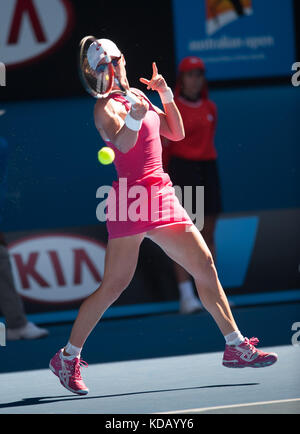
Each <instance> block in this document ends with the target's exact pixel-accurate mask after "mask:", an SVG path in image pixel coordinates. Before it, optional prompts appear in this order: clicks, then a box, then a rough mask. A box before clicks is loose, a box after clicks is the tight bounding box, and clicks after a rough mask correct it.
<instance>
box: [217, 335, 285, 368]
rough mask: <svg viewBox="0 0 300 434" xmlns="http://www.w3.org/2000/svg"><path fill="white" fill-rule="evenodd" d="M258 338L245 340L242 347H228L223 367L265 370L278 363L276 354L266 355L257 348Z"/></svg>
mask: <svg viewBox="0 0 300 434" xmlns="http://www.w3.org/2000/svg"><path fill="white" fill-rule="evenodd" d="M258 343H259V340H258V339H257V338H251V339H248V338H245V340H244V341H243V342H242V343H241V344H240V345H226V348H225V352H224V356H223V366H226V368H247V367H249V368H265V367H267V366H271V365H273V364H274V363H275V362H277V359H278V356H277V354H276V353H264V352H263V351H261V350H258V349H257V348H255V346H256V345H257V344H258Z"/></svg>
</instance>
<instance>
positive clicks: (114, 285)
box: [100, 276, 130, 302]
mask: <svg viewBox="0 0 300 434" xmlns="http://www.w3.org/2000/svg"><path fill="white" fill-rule="evenodd" d="M129 283H130V278H129V277H127V276H124V277H119V278H114V279H111V280H109V281H106V282H105V285H103V286H104V287H105V291H107V293H108V294H109V297H110V299H111V300H112V302H114V301H116V300H117V299H118V298H119V297H120V295H121V294H122V293H123V292H124V291H125V289H126V288H127V287H128V285H129ZM100 290H101V287H100Z"/></svg>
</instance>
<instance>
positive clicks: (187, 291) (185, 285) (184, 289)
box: [178, 280, 195, 299]
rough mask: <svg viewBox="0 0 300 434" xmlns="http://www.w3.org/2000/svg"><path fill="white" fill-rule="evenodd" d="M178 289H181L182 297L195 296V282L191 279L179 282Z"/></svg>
mask: <svg viewBox="0 0 300 434" xmlns="http://www.w3.org/2000/svg"><path fill="white" fill-rule="evenodd" d="M178 289H179V293H180V298H181V299H187V298H192V297H195V292H194V287H193V283H192V282H191V281H190V280H186V281H185V282H181V283H179V284H178Z"/></svg>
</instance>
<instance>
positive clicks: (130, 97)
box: [125, 92, 139, 105]
mask: <svg viewBox="0 0 300 434" xmlns="http://www.w3.org/2000/svg"><path fill="white" fill-rule="evenodd" d="M125 97H126V99H127V100H128V101H129V102H130V104H132V105H134V104H136V103H137V102H139V99H138V97H137V96H135V95H133V93H131V92H127V93H126V95H125Z"/></svg>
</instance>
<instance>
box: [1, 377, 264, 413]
mask: <svg viewBox="0 0 300 434" xmlns="http://www.w3.org/2000/svg"><path fill="white" fill-rule="evenodd" d="M257 385H259V383H243V384H216V385H210V386H196V387H181V388H176V389H175V388H173V389H162V390H145V391H141V392H129V393H118V394H114V395H100V396H71V397H70V395H64V396H59V398H57V396H53V397H52V396H37V397H33V398H24V399H21V400H20V401H16V402H8V403H4V404H0V410H1V409H4V408H13V407H26V406H32V405H40V404H50V403H51V404H52V403H55V402H66V401H78V400H94V399H105V398H118V397H122V396H123V397H124V396H125V397H126V396H132V395H144V394H147V393H164V392H180V391H189V390H197V389H213V388H225V387H243V386H257Z"/></svg>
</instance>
